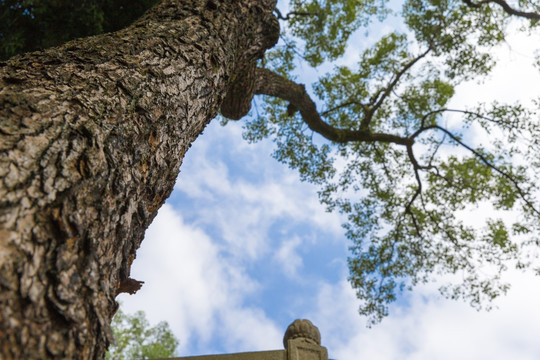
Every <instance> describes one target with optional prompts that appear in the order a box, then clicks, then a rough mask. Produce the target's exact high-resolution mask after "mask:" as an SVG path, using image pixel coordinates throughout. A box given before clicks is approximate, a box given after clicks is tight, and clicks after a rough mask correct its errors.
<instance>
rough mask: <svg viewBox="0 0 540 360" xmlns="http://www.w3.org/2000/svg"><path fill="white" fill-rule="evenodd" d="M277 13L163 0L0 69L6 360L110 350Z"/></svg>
mask: <svg viewBox="0 0 540 360" xmlns="http://www.w3.org/2000/svg"><path fill="white" fill-rule="evenodd" d="M274 6H275V2H274V1H272V0H208V1H199V0H183V1H181V0H165V1H163V2H162V3H160V4H159V5H158V6H156V7H155V8H153V9H151V10H150V11H149V12H148V13H147V14H146V15H145V16H144V17H143V18H142V19H140V20H139V21H137V22H136V23H135V24H134V25H133V26H131V27H129V28H128V29H125V30H122V31H119V32H116V33H112V34H105V35H100V36H96V37H92V38H88V39H81V40H75V41H72V42H70V43H68V44H65V45H64V46H61V47H59V48H54V49H49V50H46V51H43V52H35V53H31V54H26V55H23V56H18V57H15V58H12V59H10V61H9V62H7V63H1V64H0V290H1V292H0V358H2V359H11V358H13V359H45V358H84V359H88V358H102V357H103V356H104V352H105V350H106V348H107V345H108V344H109V343H110V341H111V340H112V339H111V332H110V329H109V323H110V320H111V317H112V316H113V314H114V311H115V309H116V303H115V300H114V299H115V296H116V295H117V293H118V292H120V291H131V290H132V289H133V288H137V282H135V281H134V280H131V279H129V271H130V265H131V262H132V261H133V259H134V257H135V251H136V249H137V248H138V247H139V245H140V243H141V241H142V239H143V236H144V232H145V230H146V228H147V227H148V226H149V224H150V222H151V221H152V219H153V218H154V216H155V215H156V213H157V210H158V209H159V207H160V206H161V205H162V204H163V202H164V201H165V199H166V198H167V197H168V196H169V194H170V193H171V191H172V189H173V186H174V182H175V179H176V177H177V175H178V171H179V166H180V163H181V161H182V158H183V156H184V153H185V152H186V150H187V149H188V147H189V146H190V144H191V142H192V141H193V140H194V139H195V138H196V137H197V136H198V135H199V134H200V133H201V132H202V131H203V129H204V127H205V126H206V124H207V123H208V122H209V121H210V120H211V119H212V118H214V117H215V115H216V114H217V111H218V109H219V107H220V105H221V104H222V102H223V99H225V98H226V95H227V92H228V91H229V90H230V91H229V96H227V98H229V101H228V104H229V106H228V107H227V106H224V108H228V109H229V112H231V111H232V112H234V107H235V106H237V105H236V104H237V103H242V102H243V103H244V104H245V103H246V102H247V101H249V100H250V97H251V95H252V94H251V93H247V94H246V93H245V92H246V91H244V93H242V91H243V90H242V89H253V86H238V82H239V81H244V82H245V81H249V79H246V78H245V76H237V75H239V74H244V73H245V71H244V69H246V68H250V69H251V68H253V63H254V61H255V59H257V58H259V57H261V56H262V54H263V53H264V50H265V49H266V48H268V47H271V46H273V44H274V43H275V42H276V40H277V34H278V32H279V30H278V27H277V20H276V19H275V17H273V16H272V9H273V7H274ZM248 85H249V84H248ZM231 89H232V90H231ZM233 92H237V93H235V94H234V96H231V93H233ZM240 97H243V98H244V99H243V100H238V99H239V98H240ZM231 108H232V110H231ZM164 276H167V275H166V274H164Z"/></svg>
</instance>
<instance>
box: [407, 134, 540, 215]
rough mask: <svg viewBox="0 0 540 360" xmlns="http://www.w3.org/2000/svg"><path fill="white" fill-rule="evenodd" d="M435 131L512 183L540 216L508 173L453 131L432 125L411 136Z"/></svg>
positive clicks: (539, 213)
mask: <svg viewBox="0 0 540 360" xmlns="http://www.w3.org/2000/svg"><path fill="white" fill-rule="evenodd" d="M433 129H435V130H439V131H442V132H443V133H445V134H446V135H448V136H449V137H450V138H451V139H452V140H454V141H455V142H456V143H458V144H459V145H461V146H463V147H464V148H465V149H467V150H469V151H470V152H471V153H472V154H473V155H475V156H476V157H477V158H478V159H480V161H482V162H483V163H484V164H485V165H486V166H487V167H489V168H490V169H492V170H493V171H495V172H497V173H499V174H500V175H501V176H502V177H504V178H505V179H506V180H508V181H510V182H511V183H512V185H514V188H515V189H516V190H517V192H518V193H519V196H520V197H521V199H522V200H523V201H524V202H525V203H526V204H527V206H529V207H530V208H531V210H532V211H533V212H534V213H536V214H537V215H540V211H539V210H538V209H536V207H535V206H534V204H533V203H532V202H531V201H530V200H529V199H527V197H526V196H525V192H524V191H523V189H522V188H521V187H520V186H519V184H518V182H517V181H516V179H514V178H513V177H512V176H511V175H510V174H508V173H507V172H505V171H503V170H501V169H499V168H498V167H497V166H495V165H494V164H492V163H491V162H490V161H489V160H488V159H487V158H486V157H485V156H484V155H482V154H481V153H479V152H478V151H476V150H475V149H473V148H472V147H470V146H469V145H467V144H465V143H464V142H463V141H461V140H460V139H458V138H457V137H456V136H455V135H454V134H452V132H451V131H449V130H447V129H445V128H443V127H442V126H439V125H431V126H427V127H425V128H423V129H421V130H419V131H417V132H416V133H415V134H414V135H413V136H411V138H413V139H414V137H416V136H418V135H420V133H422V132H424V131H427V130H433Z"/></svg>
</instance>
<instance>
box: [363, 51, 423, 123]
mask: <svg viewBox="0 0 540 360" xmlns="http://www.w3.org/2000/svg"><path fill="white" fill-rule="evenodd" d="M430 51H431V47H429V48H428V49H427V50H426V51H424V52H423V53H421V54H420V55H418V56H417V57H415V58H414V59H412V60H411V61H409V62H408V63H406V64H405V65H404V66H403V68H402V69H401V70H400V71H399V72H398V73H397V74H395V77H394V79H393V80H392V81H391V82H390V83H389V84H388V86H386V87H385V88H383V89H380V90H379V91H378V92H377V93H376V94H375V95H374V96H373V97H372V98H371V99H370V102H369V103H370V105H373V107H372V108H371V109H369V110H368V111H367V112H366V116H365V117H364V118H363V119H362V123H361V124H360V129H367V128H368V127H369V123H370V121H371V118H372V117H373V114H375V111H377V110H378V109H379V108H380V107H381V106H382V104H383V102H384V100H385V99H386V98H387V97H388V95H390V93H391V92H392V90H393V89H394V88H395V87H396V85H397V84H398V83H399V80H400V79H401V77H402V76H403V75H405V73H406V72H407V71H409V69H410V68H412V67H413V66H414V64H416V63H417V62H418V61H420V60H421V59H422V58H424V57H425V56H426V55H427V54H429V52H430ZM381 94H382V95H381Z"/></svg>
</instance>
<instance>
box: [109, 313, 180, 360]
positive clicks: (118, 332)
mask: <svg viewBox="0 0 540 360" xmlns="http://www.w3.org/2000/svg"><path fill="white" fill-rule="evenodd" d="M111 327H112V332H113V335H114V339H115V342H114V344H113V345H111V346H110V347H109V350H108V351H107V355H106V357H105V358H106V359H107V360H131V359H158V358H168V357H174V356H175V355H176V348H177V347H178V339H176V337H175V336H174V334H173V332H172V331H171V329H170V327H169V324H168V323H166V322H164V321H162V322H160V323H158V324H157V325H156V326H150V324H149V323H148V320H147V319H146V315H145V313H144V312H143V311H137V312H136V313H135V314H133V315H130V314H125V313H124V312H122V310H118V312H117V313H116V315H115V316H114V318H113V321H112V324H111Z"/></svg>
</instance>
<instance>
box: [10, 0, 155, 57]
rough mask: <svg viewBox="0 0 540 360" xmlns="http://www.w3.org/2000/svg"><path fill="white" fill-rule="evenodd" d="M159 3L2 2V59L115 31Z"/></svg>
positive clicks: (132, 0) (111, 0)
mask: <svg viewBox="0 0 540 360" xmlns="http://www.w3.org/2000/svg"><path fill="white" fill-rule="evenodd" d="M157 2H158V0H79V1H68V0H0V60H5V59H7V58H9V57H11V56H13V55H15V54H19V53H24V52H29V51H35V50H41V49H45V48H48V47H51V46H56V45H59V44H62V43H64V42H67V41H68V40H71V39H75V38H80V37H86V36H91V35H96V34H101V33H103V32H110V31H116V30H119V29H122V28H124V27H126V26H127V25H129V24H131V23H132V22H133V21H134V20H135V19H137V18H138V17H139V16H141V15H142V14H143V12H144V11H145V10H147V9H148V8H150V6H152V5H154V4H155V3H157Z"/></svg>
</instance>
